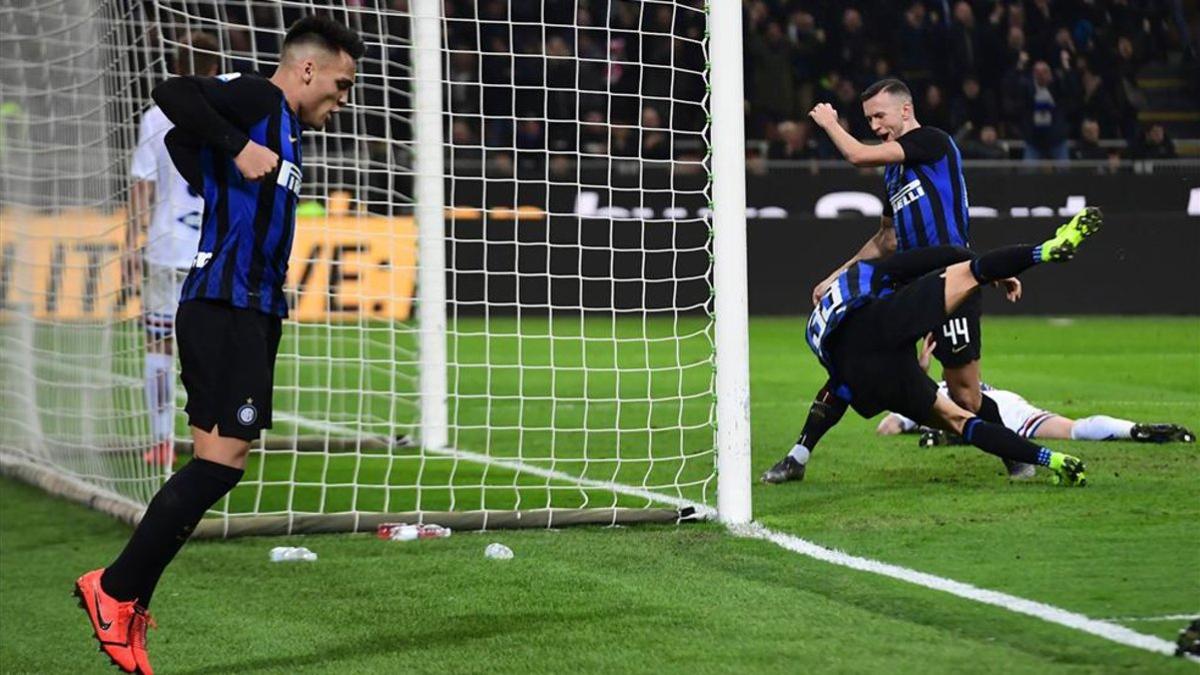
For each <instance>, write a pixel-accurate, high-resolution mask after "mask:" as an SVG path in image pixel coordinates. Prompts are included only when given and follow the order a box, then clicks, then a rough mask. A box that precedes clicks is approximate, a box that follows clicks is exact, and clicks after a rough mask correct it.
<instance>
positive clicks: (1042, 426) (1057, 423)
mask: <svg viewBox="0 0 1200 675" xmlns="http://www.w3.org/2000/svg"><path fill="white" fill-rule="evenodd" d="M1028 437H1029V438H1038V439H1046V440H1055V441H1079V440H1085V439H1082V438H1076V437H1075V420H1073V419H1071V418H1069V417H1063V416H1062V415H1050V416H1049V417H1047V418H1045V419H1044V420H1041V421H1040V422H1039V423H1038V425H1037V428H1036V429H1034V430H1033V432H1032V434H1031V435H1030V436H1028Z"/></svg>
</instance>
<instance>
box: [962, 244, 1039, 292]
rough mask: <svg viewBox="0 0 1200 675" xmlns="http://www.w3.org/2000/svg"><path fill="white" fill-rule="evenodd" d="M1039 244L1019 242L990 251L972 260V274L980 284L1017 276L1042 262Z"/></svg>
mask: <svg viewBox="0 0 1200 675" xmlns="http://www.w3.org/2000/svg"><path fill="white" fill-rule="evenodd" d="M1039 248H1040V247H1038V246H1028V245H1025V244H1018V245H1016V246H1005V247H1004V248H998V249H996V250H994V251H988V252H987V253H984V254H983V255H981V256H979V257H978V258H976V259H974V260H972V261H971V274H973V275H974V276H975V280H976V281H978V282H979V284H980V285H981V286H982V285H985V284H990V283H991V282H993V281H996V280H998V279H1007V278H1009V277H1015V276H1017V275H1019V274H1020V273H1021V272H1024V271H1025V270H1027V269H1029V268H1030V267H1033V266H1034V265H1036V264H1038V263H1040V262H1041V259H1040V258H1041V254H1040V252H1039V251H1038V249H1039Z"/></svg>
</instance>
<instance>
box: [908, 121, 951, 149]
mask: <svg viewBox="0 0 1200 675" xmlns="http://www.w3.org/2000/svg"><path fill="white" fill-rule="evenodd" d="M900 138H901V139H905V140H908V141H909V142H917V143H922V144H926V145H946V144H948V143H950V141H952V140H953V139H952V138H950V134H948V133H946V132H945V131H942V130H941V129H939V128H937V127H931V126H925V125H922V126H919V127H917V128H916V129H913V130H912V131H910V132H908V133H907V134H904V135H903V136H901V137H900Z"/></svg>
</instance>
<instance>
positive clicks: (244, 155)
mask: <svg viewBox="0 0 1200 675" xmlns="http://www.w3.org/2000/svg"><path fill="white" fill-rule="evenodd" d="M233 162H234V164H237V168H238V171H241V172H242V175H243V176H245V178H246V180H258V179H260V178H262V177H263V176H265V175H267V174H269V173H271V172H272V171H274V170H275V166H276V165H278V164H279V155H277V154H275V151H273V150H271V149H270V148H267V147H263V146H261V145H259V144H258V143H255V142H254V141H250V142H249V143H247V144H246V147H244V148H242V151H241V152H239V153H238V155H237V157H234V158H233Z"/></svg>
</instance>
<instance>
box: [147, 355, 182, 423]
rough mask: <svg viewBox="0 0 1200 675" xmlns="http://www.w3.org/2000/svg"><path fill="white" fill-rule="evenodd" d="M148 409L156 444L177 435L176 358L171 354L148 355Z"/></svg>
mask: <svg viewBox="0 0 1200 675" xmlns="http://www.w3.org/2000/svg"><path fill="white" fill-rule="evenodd" d="M146 408H147V409H149V411H150V435H151V437H152V438H153V439H154V442H156V443H157V442H159V441H163V440H166V439H169V438H171V436H172V435H173V434H174V433H175V357H174V356H172V355H171V354H146Z"/></svg>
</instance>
